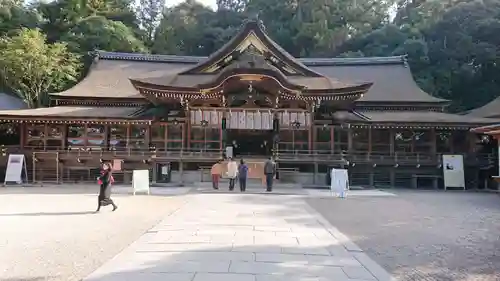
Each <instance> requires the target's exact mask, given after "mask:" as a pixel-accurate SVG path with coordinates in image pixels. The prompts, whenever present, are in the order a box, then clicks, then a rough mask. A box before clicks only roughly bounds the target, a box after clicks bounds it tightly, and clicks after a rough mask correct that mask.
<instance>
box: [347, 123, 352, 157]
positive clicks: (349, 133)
mask: <svg viewBox="0 0 500 281" xmlns="http://www.w3.org/2000/svg"><path fill="white" fill-rule="evenodd" d="M352 131H353V130H352V128H351V126H349V128H348V129H347V151H348V153H349V154H350V153H352V152H353V151H352Z"/></svg>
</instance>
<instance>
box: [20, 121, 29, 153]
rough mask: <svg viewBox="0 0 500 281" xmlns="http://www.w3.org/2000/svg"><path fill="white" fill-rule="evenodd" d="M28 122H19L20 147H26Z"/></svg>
mask: <svg viewBox="0 0 500 281" xmlns="http://www.w3.org/2000/svg"><path fill="white" fill-rule="evenodd" d="M26 130H27V128H26V123H19V142H20V143H19V148H21V149H24V146H25V145H26Z"/></svg>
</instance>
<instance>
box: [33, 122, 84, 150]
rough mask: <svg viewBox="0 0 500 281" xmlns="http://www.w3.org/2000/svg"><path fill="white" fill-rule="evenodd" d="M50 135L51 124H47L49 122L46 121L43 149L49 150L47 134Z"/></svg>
mask: <svg viewBox="0 0 500 281" xmlns="http://www.w3.org/2000/svg"><path fill="white" fill-rule="evenodd" d="M85 131H86V130H85ZM85 134H86V133H85ZM48 135H49V126H48V125H47V123H45V124H44V125H43V150H44V151H47V136H48Z"/></svg>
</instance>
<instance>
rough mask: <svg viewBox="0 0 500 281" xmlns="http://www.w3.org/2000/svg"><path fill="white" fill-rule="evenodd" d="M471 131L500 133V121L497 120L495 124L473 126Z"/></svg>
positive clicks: (491, 133)
mask: <svg viewBox="0 0 500 281" xmlns="http://www.w3.org/2000/svg"><path fill="white" fill-rule="evenodd" d="M471 131H472V132H475V133H482V134H487V135H500V123H498V121H497V122H496V123H495V124H492V125H487V126H481V127H477V128H473V129H471Z"/></svg>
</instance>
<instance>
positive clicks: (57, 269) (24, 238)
mask: <svg viewBox="0 0 500 281" xmlns="http://www.w3.org/2000/svg"><path fill="white" fill-rule="evenodd" d="M93 192H96V191H95V187H94V188H93V189H92V188H84V189H79V188H74V187H68V189H67V190H66V189H64V188H61V187H60V188H50V187H44V188H39V187H38V188H24V189H22V188H18V187H13V188H1V187H0V280H1V281H43V280H50V281H73V280H75V281H76V280H81V278H83V277H85V276H86V275H88V274H90V273H91V272H92V271H94V270H95V269H96V268H98V267H99V266H101V265H102V264H103V263H104V262H106V261H107V260H109V259H110V258H112V257H113V256H115V255H116V254H117V253H119V252H120V251H121V250H122V249H124V248H126V247H127V246H128V245H129V244H130V243H132V242H133V241H135V240H136V239H138V238H139V237H140V236H141V235H142V234H144V233H145V232H146V231H147V230H148V229H150V228H151V227H153V226H154V225H156V224H157V223H158V222H159V221H160V220H161V219H163V218H164V217H165V216H166V215H167V214H169V213H171V212H173V211H174V210H176V209H178V208H179V207H180V206H181V205H182V204H183V203H184V201H183V199H182V197H170V198H169V197H154V196H135V197H134V196H130V195H116V196H115V198H114V199H115V201H116V202H117V204H118V205H119V209H118V210H117V211H116V212H111V209H110V208H104V209H103V210H102V212H101V213H99V214H94V213H93V211H94V210H95V207H96V203H97V198H96V195H94V194H92V193H93Z"/></svg>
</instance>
